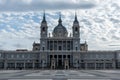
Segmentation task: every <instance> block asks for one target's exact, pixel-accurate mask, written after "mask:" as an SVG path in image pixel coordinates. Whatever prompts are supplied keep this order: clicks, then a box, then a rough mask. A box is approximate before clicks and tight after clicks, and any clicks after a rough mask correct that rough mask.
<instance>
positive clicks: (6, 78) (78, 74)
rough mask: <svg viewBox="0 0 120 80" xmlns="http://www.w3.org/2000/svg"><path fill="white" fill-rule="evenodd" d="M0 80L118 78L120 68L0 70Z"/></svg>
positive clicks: (96, 79) (117, 79) (103, 79)
mask: <svg viewBox="0 0 120 80" xmlns="http://www.w3.org/2000/svg"><path fill="white" fill-rule="evenodd" d="M0 80H120V70H0Z"/></svg>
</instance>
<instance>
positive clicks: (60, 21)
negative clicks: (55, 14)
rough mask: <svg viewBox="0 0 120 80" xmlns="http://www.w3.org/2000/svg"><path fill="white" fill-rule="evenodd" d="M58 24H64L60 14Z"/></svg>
mask: <svg viewBox="0 0 120 80" xmlns="http://www.w3.org/2000/svg"><path fill="white" fill-rule="evenodd" d="M58 23H59V24H61V23H62V20H61V13H59V20H58Z"/></svg>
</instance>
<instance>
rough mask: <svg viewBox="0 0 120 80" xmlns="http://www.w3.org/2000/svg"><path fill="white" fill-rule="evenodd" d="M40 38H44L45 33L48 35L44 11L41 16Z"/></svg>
mask: <svg viewBox="0 0 120 80" xmlns="http://www.w3.org/2000/svg"><path fill="white" fill-rule="evenodd" d="M40 28H41V38H45V37H47V33H48V26H47V21H46V18H45V11H44V14H43V20H42V22H41V27H40Z"/></svg>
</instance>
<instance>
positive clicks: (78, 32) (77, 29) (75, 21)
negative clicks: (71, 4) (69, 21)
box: [72, 13, 80, 38]
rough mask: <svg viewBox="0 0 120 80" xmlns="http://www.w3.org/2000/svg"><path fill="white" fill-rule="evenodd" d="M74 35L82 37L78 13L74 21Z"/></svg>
mask: <svg viewBox="0 0 120 80" xmlns="http://www.w3.org/2000/svg"><path fill="white" fill-rule="evenodd" d="M72 30H73V37H76V38H79V37H80V26H79V22H78V20H77V15H76V13H75V20H74V22H73V27H72Z"/></svg>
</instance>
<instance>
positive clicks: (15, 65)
mask: <svg viewBox="0 0 120 80" xmlns="http://www.w3.org/2000/svg"><path fill="white" fill-rule="evenodd" d="M15 69H16V61H15Z"/></svg>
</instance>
